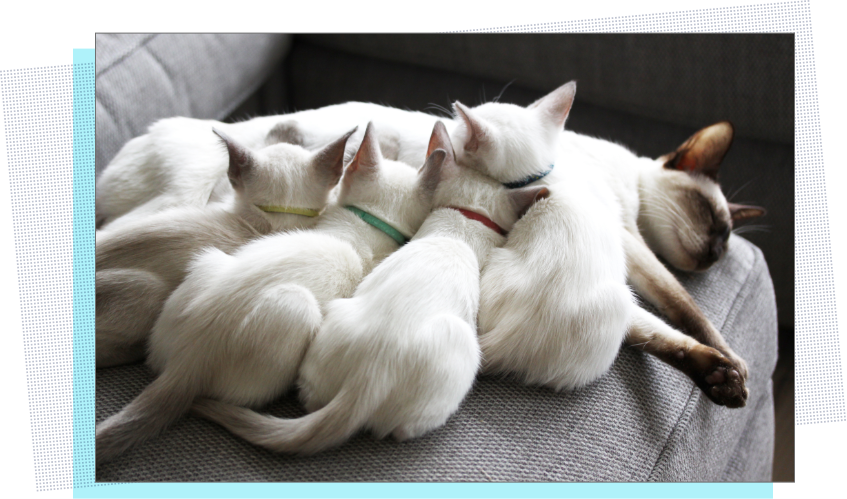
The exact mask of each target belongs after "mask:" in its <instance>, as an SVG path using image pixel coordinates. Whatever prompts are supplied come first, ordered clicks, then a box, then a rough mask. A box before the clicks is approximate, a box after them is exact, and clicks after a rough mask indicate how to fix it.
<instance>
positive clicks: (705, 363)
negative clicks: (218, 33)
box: [688, 346, 750, 409]
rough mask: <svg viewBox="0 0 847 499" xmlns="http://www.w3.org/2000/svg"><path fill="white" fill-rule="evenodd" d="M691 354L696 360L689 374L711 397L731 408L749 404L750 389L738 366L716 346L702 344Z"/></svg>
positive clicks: (717, 402)
mask: <svg viewBox="0 0 847 499" xmlns="http://www.w3.org/2000/svg"><path fill="white" fill-rule="evenodd" d="M688 353H689V356H690V357H691V359H692V360H693V361H694V362H693V365H692V369H691V371H690V372H689V376H691V379H692V380H694V382H695V383H696V384H697V386H698V387H700V389H701V390H702V391H703V393H704V394H706V396H707V397H709V399H710V400H711V401H712V402H714V403H716V404H718V405H723V406H726V407H729V408H731V409H735V408H739V407H744V406H745V405H747V397H748V396H749V394H750V391H749V390H748V389H747V387H746V386H745V383H744V376H742V375H741V373H740V372H739V369H738V367H737V366H735V365H733V362H732V361H731V360H730V359H728V358H727V357H724V356H723V354H721V353H720V352H718V351H717V350H715V349H714V348H710V347H706V346H700V347H697V348H695V349H692V350H691V351H690V352H688Z"/></svg>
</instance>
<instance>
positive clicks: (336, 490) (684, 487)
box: [73, 49, 773, 498]
mask: <svg viewBox="0 0 847 499" xmlns="http://www.w3.org/2000/svg"><path fill="white" fill-rule="evenodd" d="M93 62H94V50H93V49H74V65H75V66H74V106H73V113H74V156H73V157H74V177H73V182H74V232H73V234H74V257H73V258H74V260H73V263H74V342H73V344H74V371H73V375H74V427H73V428H74V491H73V496H74V497H75V498H105V497H114V498H124V497H126V498H138V497H149V498H159V497H185V498H196V497H207V498H229V497H244V498H263V497H304V498H319V497H351V498H357V497H374V498H382V497H411V498H423V497H438V498H440V497H470V498H477V497H491V498H511V497H527V498H550V497H569V498H571V497H585V498H670V497H679V498H712V497H737V498H772V497H773V484H771V483H696V484H692V483H526V484H522V483H243V484H240V483H220V484H210V483H156V484H147V483H131V484H115V485H109V484H102V485H98V486H93V485H94V341H93V340H94V141H93V140H92V137H93V131H94V93H93V92H89V91H85V90H84V89H85V88H90V89H93V83H94V82H93V74H94V72H93V71H91V72H90V73H85V75H83V72H82V71H80V72H78V71H77V67H76V65H77V64H85V63H93ZM78 73H79V74H78ZM88 74H90V75H91V80H87V79H86V78H88V76H87V75H88ZM78 89H79V92H78Z"/></svg>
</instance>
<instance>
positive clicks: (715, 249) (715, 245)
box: [703, 239, 723, 265]
mask: <svg viewBox="0 0 847 499" xmlns="http://www.w3.org/2000/svg"><path fill="white" fill-rule="evenodd" d="M721 256H723V241H722V240H720V239H719V240H717V241H712V243H711V244H710V245H709V253H708V254H707V255H706V261H705V262H703V263H708V264H709V265H711V264H713V263H715V262H717V261H718V260H720V258H721Z"/></svg>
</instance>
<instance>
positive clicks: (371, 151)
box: [347, 122, 382, 173]
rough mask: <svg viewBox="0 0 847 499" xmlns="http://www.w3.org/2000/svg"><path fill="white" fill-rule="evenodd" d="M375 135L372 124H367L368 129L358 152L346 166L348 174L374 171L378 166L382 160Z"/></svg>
mask: <svg viewBox="0 0 847 499" xmlns="http://www.w3.org/2000/svg"><path fill="white" fill-rule="evenodd" d="M375 135H376V132H375V131H374V126H373V122H369V123H368V127H367V128H366V129H365V136H364V137H362V143H361V144H360V145H359V150H358V151H356V156H354V157H353V161H351V162H350V164H349V165H347V171H348V172H350V173H355V172H357V171H359V170H362V171H368V170H374V169H376V168H377V166H379V163H380V161H381V160H382V153H381V152H380V150H379V141H378V140H377V139H376V137H375Z"/></svg>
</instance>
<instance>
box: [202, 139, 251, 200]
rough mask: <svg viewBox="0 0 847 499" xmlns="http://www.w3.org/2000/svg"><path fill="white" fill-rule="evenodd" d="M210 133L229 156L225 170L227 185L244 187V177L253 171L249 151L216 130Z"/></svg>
mask: <svg viewBox="0 0 847 499" xmlns="http://www.w3.org/2000/svg"><path fill="white" fill-rule="evenodd" d="M212 131H213V132H215V134H216V135H217V136H218V137H220V138H221V141H222V142H223V143H224V145H225V146H226V151H227V154H229V168H228V169H227V177H229V183H230V184H232V186H233V187H234V188H240V187H241V186H243V185H244V177H245V176H246V175H249V173H250V170H252V169H253V165H254V164H255V163H256V159H255V158H254V157H253V153H252V152H251V151H250V149H248V148H246V147H244V146H243V145H241V144H239V143H238V142H236V141H235V140H234V139H233V138H232V137H230V136H229V135H227V134H225V133H223V132H222V131H220V130H218V129H216V128H212Z"/></svg>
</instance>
